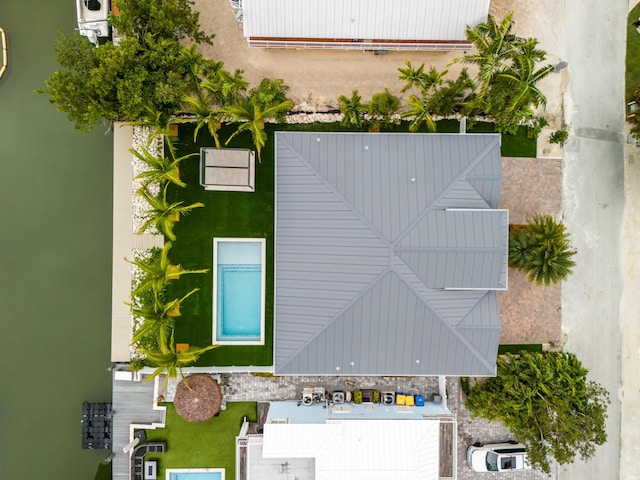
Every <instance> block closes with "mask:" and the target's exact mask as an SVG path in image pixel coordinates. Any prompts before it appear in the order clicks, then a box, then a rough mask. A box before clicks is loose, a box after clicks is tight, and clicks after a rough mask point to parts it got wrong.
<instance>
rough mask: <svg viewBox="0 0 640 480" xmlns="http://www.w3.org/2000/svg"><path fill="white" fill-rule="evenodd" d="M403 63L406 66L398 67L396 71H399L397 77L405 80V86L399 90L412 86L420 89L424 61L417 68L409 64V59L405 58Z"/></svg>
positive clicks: (421, 86)
mask: <svg viewBox="0 0 640 480" xmlns="http://www.w3.org/2000/svg"><path fill="white" fill-rule="evenodd" d="M405 65H406V66H407V68H402V67H399V68H398V71H399V72H400V75H399V76H398V78H399V79H400V80H404V82H405V86H404V87H403V88H402V90H400V91H401V92H402V93H404V92H406V91H407V90H410V89H411V88H413V87H418V88H420V89H421V90H422V89H423V85H424V80H425V79H424V77H425V73H424V63H423V64H422V65H420V66H419V67H418V68H414V67H413V65H412V64H411V60H407V62H406V63H405Z"/></svg>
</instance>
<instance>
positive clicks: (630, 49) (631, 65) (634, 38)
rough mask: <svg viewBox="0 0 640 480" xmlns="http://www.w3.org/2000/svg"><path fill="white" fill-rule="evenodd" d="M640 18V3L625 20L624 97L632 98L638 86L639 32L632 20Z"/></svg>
mask: <svg viewBox="0 0 640 480" xmlns="http://www.w3.org/2000/svg"><path fill="white" fill-rule="evenodd" d="M638 18H640V4H639V5H636V7H635V8H634V9H633V10H631V12H630V13H629V17H628V21H627V59H626V73H625V99H626V101H627V102H629V101H631V100H632V99H633V92H634V91H635V90H636V88H638V87H640V33H638V32H637V31H636V27H634V26H633V25H632V23H633V22H635V21H636V20H638Z"/></svg>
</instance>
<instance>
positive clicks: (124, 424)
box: [111, 378, 166, 480]
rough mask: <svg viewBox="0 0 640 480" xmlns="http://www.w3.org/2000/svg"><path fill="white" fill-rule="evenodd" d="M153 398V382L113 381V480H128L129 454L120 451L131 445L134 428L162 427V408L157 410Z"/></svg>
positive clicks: (163, 420) (157, 407)
mask: <svg viewBox="0 0 640 480" xmlns="http://www.w3.org/2000/svg"><path fill="white" fill-rule="evenodd" d="M154 395H155V382H154V380H151V381H149V382H145V381H144V379H140V380H137V381H136V380H116V379H115V378H114V380H113V403H112V408H113V411H114V414H113V453H114V454H115V456H114V457H113V460H112V472H113V473H112V477H111V478H112V479H113V480H129V476H130V472H131V452H127V453H125V452H123V450H122V449H123V448H124V447H125V446H127V445H128V444H129V443H130V442H131V441H132V439H133V438H132V434H133V429H134V428H135V426H136V425H140V428H142V427H143V426H146V427H149V428H163V427H164V424H165V414H166V412H165V407H163V406H157V404H156V403H155V397H154Z"/></svg>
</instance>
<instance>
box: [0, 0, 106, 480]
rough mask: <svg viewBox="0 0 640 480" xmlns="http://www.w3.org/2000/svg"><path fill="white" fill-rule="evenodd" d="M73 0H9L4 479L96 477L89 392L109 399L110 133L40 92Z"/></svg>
mask: <svg viewBox="0 0 640 480" xmlns="http://www.w3.org/2000/svg"><path fill="white" fill-rule="evenodd" d="M74 24H75V3H74V1H73V0H48V1H47V0H36V1H33V2H28V1H24V0H0V26H1V27H2V28H4V30H5V31H6V33H7V36H8V43H9V62H10V66H9V69H8V71H7V72H6V73H5V75H4V77H3V78H2V79H0V166H1V169H0V205H2V210H3V215H2V217H3V218H2V223H1V224H0V228H1V229H2V233H1V235H0V259H1V261H2V273H0V308H1V310H0V312H1V313H0V479H6V480H9V479H28V480H34V479H48V480H49V479H54V480H55V479H65V480H75V479H78V480H84V479H93V478H94V475H95V473H96V470H97V468H98V464H99V462H100V461H101V460H102V459H103V458H104V457H105V456H106V455H107V453H105V452H104V451H99V452H98V451H85V450H82V448H81V443H80V417H81V406H82V402H83V401H85V400H88V401H109V400H110V398H111V384H110V376H109V373H108V372H107V371H106V367H107V366H108V365H109V349H110V347H109V342H110V310H111V299H110V291H111V208H112V207H111V192H112V187H111V181H112V173H111V165H112V163H111V162H112V160H111V159H112V149H113V147H112V137H111V136H110V135H109V136H105V135H104V133H103V132H97V133H94V134H91V135H81V134H80V133H78V132H76V131H74V129H73V126H72V125H71V123H69V122H68V121H67V120H66V118H65V116H64V115H63V114H61V113H58V112H56V110H55V107H54V106H52V105H49V104H48V103H47V97H45V96H43V95H36V94H34V93H33V90H34V89H36V88H41V87H43V85H44V80H45V79H46V78H47V77H49V76H50V75H51V73H52V72H53V71H54V70H55V68H56V61H55V55H54V52H53V44H54V41H55V38H56V32H57V31H58V30H64V31H67V32H69V31H71V30H72V29H73V28H74Z"/></svg>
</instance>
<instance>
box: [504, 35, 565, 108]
mask: <svg viewBox="0 0 640 480" xmlns="http://www.w3.org/2000/svg"><path fill="white" fill-rule="evenodd" d="M537 44H538V41H537V40H535V39H531V40H528V41H527V42H526V43H524V44H522V45H521V46H520V48H519V49H518V54H517V55H515V56H514V57H513V65H512V66H510V67H507V68H506V69H504V70H503V71H501V72H499V73H498V74H497V75H496V77H495V80H496V84H497V85H499V86H502V85H504V89H505V90H509V91H511V95H510V101H509V104H508V105H507V108H506V110H507V113H511V112H513V111H515V110H517V109H518V107H520V106H521V105H533V106H535V107H537V106H538V105H546V103H547V99H546V97H545V96H544V94H543V93H542V92H541V91H540V90H539V89H538V87H536V83H538V82H539V81H540V80H542V79H543V78H545V77H546V76H547V75H549V74H550V73H551V72H552V71H553V65H546V66H544V67H542V68H539V69H536V62H537V61H539V60H542V59H544V57H545V52H543V51H542V50H539V49H537V48H536V46H537Z"/></svg>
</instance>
